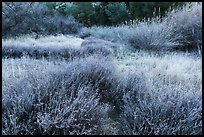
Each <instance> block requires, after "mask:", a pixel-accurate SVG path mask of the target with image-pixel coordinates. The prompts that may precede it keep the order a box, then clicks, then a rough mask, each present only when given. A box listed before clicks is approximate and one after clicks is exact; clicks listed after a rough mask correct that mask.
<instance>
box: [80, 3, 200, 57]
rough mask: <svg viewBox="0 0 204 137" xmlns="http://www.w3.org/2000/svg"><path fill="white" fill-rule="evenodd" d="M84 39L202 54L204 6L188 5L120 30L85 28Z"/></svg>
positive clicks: (148, 48)
mask: <svg viewBox="0 0 204 137" xmlns="http://www.w3.org/2000/svg"><path fill="white" fill-rule="evenodd" d="M81 36H82V37H83V36H84V37H85V36H92V37H96V38H100V39H105V40H108V41H113V42H118V43H123V44H126V45H131V46H132V47H134V48H136V49H146V50H155V51H167V50H184V51H185V50H189V51H198V52H199V53H200V52H201V48H202V47H201V46H202V5H201V3H193V2H192V3H186V4H185V5H184V6H182V7H180V8H178V9H175V10H173V11H169V12H168V13H167V15H166V16H165V17H163V18H160V17H156V18H153V19H149V20H143V21H136V22H133V23H132V24H129V25H119V26H117V27H92V28H90V29H89V28H84V29H83V30H82V33H81Z"/></svg>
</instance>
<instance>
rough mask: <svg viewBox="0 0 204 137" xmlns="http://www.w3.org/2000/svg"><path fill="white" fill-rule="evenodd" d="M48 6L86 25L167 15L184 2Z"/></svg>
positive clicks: (60, 3) (89, 3) (115, 23)
mask: <svg viewBox="0 0 204 137" xmlns="http://www.w3.org/2000/svg"><path fill="white" fill-rule="evenodd" d="M46 4H47V6H48V7H49V8H50V9H51V10H53V9H54V11H57V12H59V13H61V14H63V15H64V16H70V15H72V16H74V18H75V19H76V20H77V21H78V22H80V23H82V24H83V25H86V26H92V25H104V26H106V25H107V26H110V25H117V24H120V23H124V22H127V21H131V20H142V19H144V18H149V17H153V16H157V15H160V16H161V17H162V16H164V15H165V12H166V11H167V10H169V8H176V7H178V6H182V5H183V4H184V2H53V3H46Z"/></svg>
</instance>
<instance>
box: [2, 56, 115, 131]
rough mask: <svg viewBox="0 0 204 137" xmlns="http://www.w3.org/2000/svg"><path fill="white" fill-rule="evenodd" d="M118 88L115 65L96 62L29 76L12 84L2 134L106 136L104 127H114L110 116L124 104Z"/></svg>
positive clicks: (88, 60)
mask: <svg viewBox="0 0 204 137" xmlns="http://www.w3.org/2000/svg"><path fill="white" fill-rule="evenodd" d="M116 85H117V76H116V74H115V73H114V67H113V66H112V64H110V62H109V61H108V60H107V59H105V58H104V57H96V56H95V57H88V58H85V59H76V60H74V61H73V62H70V63H68V64H65V65H63V66H62V68H61V69H59V68H58V69H57V68H53V69H52V70H51V71H48V72H46V73H42V74H41V75H37V76H36V73H29V76H28V77H24V78H22V79H21V80H18V81H16V82H14V83H13V82H9V81H7V83H4V85H3V100H2V108H3V109H2V133H3V134H5V135H8V134H15V135H33V134H35V135H36V134H37V135H39V134H43V135H47V134H48V135H50V134H60V135H70V134H76V135H77V134H80V135H82V134H103V133H104V132H106V131H104V130H103V125H104V123H103V122H104V121H106V122H108V121H111V120H109V118H108V115H107V112H108V111H109V110H111V108H112V107H113V106H114V101H115V100H117V99H118V98H119V96H118V95H117V92H116ZM103 120H104V121H103ZM106 124H108V123H106Z"/></svg>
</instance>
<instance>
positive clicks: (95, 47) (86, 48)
mask: <svg viewBox="0 0 204 137" xmlns="http://www.w3.org/2000/svg"><path fill="white" fill-rule="evenodd" d="M81 49H82V53H83V54H91V55H92V54H101V55H103V56H108V55H111V54H113V53H114V51H116V50H117V46H116V44H114V43H112V42H109V41H105V40H102V39H97V38H93V37H89V38H86V39H85V41H84V42H82V44H81Z"/></svg>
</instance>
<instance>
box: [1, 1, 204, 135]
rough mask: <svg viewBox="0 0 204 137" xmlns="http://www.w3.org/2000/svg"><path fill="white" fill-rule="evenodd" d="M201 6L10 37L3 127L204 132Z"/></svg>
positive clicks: (45, 131)
mask: <svg viewBox="0 0 204 137" xmlns="http://www.w3.org/2000/svg"><path fill="white" fill-rule="evenodd" d="M201 9H202V5H201V3H188V4H186V5H185V6H183V7H181V8H180V9H177V10H174V11H169V13H168V14H167V16H166V17H164V18H163V19H159V18H155V19H154V20H152V21H143V22H139V23H135V24H128V25H124V24H123V25H120V26H116V27H96V26H94V27H90V28H85V27H84V28H82V30H81V32H80V33H79V34H77V35H55V36H54V35H47V36H43V35H42V36H40V37H39V38H37V39H36V38H35V37H34V36H33V35H25V36H20V37H15V38H3V39H2V134H3V135H202V13H201V11H202V10H201ZM189 11H190V13H191V14H189Z"/></svg>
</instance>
